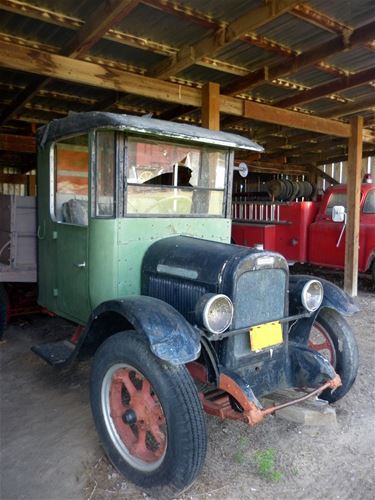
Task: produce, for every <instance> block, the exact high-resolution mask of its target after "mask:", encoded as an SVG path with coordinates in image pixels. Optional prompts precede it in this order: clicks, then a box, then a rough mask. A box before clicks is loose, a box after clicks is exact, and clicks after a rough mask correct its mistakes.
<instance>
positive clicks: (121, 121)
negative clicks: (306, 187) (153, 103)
mask: <svg viewBox="0 0 375 500" xmlns="http://www.w3.org/2000/svg"><path fill="white" fill-rule="evenodd" d="M98 128H99V129H100V128H106V129H108V128H110V129H116V130H124V131H129V132H132V133H136V134H142V135H150V136H160V137H164V138H171V139H174V140H183V141H186V140H187V141H191V142H195V143H200V144H207V145H215V146H222V147H228V148H235V149H246V150H250V151H258V152H262V151H263V148H262V146H260V145H259V144H257V143H256V142H254V141H252V140H250V139H248V138H246V137H242V136H240V135H236V134H230V133H227V132H219V131H214V130H208V129H205V128H202V127H197V126H194V125H187V124H184V123H175V122H169V121H165V120H157V119H156V118H150V117H149V116H141V117H140V116H131V115H125V114H116V113H106V112H102V111H90V112H86V113H70V114H69V115H68V116H66V117H65V118H60V119H57V120H52V121H51V122H50V123H48V124H47V125H45V126H43V127H41V128H39V129H38V130H37V133H36V138H37V143H38V147H39V148H43V147H44V145H45V144H47V143H49V142H52V141H55V140H57V139H61V138H63V137H67V136H70V135H75V134H79V133H84V132H88V131H89V130H92V129H98Z"/></svg>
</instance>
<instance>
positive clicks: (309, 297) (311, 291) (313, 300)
mask: <svg viewBox="0 0 375 500" xmlns="http://www.w3.org/2000/svg"><path fill="white" fill-rule="evenodd" d="M323 293H324V292H323V286H322V284H321V282H320V281H318V280H310V281H308V282H307V283H305V285H304V287H303V289H302V304H303V306H304V307H305V308H306V309H307V310H308V311H310V312H313V311H316V310H317V309H318V308H319V307H320V304H321V303H322V300H323Z"/></svg>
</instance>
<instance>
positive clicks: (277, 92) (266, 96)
mask: <svg viewBox="0 0 375 500" xmlns="http://www.w3.org/2000/svg"><path fill="white" fill-rule="evenodd" d="M249 94H250V95H251V96H252V97H254V98H257V97H259V98H261V99H263V100H264V101H266V102H271V103H272V102H273V101H278V100H279V99H283V98H284V97H289V96H290V95H294V94H295V92H294V91H293V90H292V89H290V88H285V87H281V86H277V85H271V84H268V83H265V84H263V85H258V86H257V87H255V88H254V89H252V90H250V91H249Z"/></svg>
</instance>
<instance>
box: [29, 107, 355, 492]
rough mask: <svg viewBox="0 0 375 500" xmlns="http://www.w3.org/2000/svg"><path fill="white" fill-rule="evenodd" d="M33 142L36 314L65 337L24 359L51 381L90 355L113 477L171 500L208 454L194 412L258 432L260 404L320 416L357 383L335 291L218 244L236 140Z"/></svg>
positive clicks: (74, 135)
mask: <svg viewBox="0 0 375 500" xmlns="http://www.w3.org/2000/svg"><path fill="white" fill-rule="evenodd" d="M37 140H38V151H39V152H38V229H37V239H38V286H39V303H40V304H41V305H42V306H44V307H46V308H48V309H49V310H51V311H53V312H54V313H56V314H58V315H60V316H63V317H65V318H67V319H69V320H71V321H73V322H75V323H77V324H79V325H81V328H80V335H79V336H75V338H74V339H72V341H66V340H65V341H61V342H55V343H48V344H42V345H38V346H34V347H33V350H34V351H35V352H36V353H37V354H38V355H40V356H41V357H43V358H44V359H45V360H46V361H48V362H49V363H50V364H52V365H53V366H56V367H64V366H68V365H69V364H71V363H72V362H74V361H79V360H81V359H86V358H88V357H91V356H93V357H94V360H93V364H92V374H91V382H90V394H91V406H92V412H93V417H94V421H95V425H96V428H97V430H98V433H99V435H100V438H101V441H102V444H103V447H104V449H105V451H106V453H107V455H108V456H109V458H110V460H111V461H112V463H113V464H114V466H115V467H116V468H117V469H118V470H119V471H120V472H121V473H122V474H124V475H125V476H126V477H128V478H129V479H130V480H131V481H133V482H135V483H136V484H138V485H140V486H142V487H143V488H145V489H147V490H148V491H151V492H152V493H153V494H154V495H157V496H161V497H163V498H167V497H173V496H174V495H176V494H177V493H178V492H180V491H182V490H183V489H185V488H187V487H188V486H189V485H190V484H191V483H192V482H193V481H194V479H195V478H196V477H197V476H198V474H199V472H200V470H201V468H202V466H203V463H204V460H205V455H206V442H207V436H206V426H205V417H204V412H206V413H208V414H211V415H216V416H218V417H221V418H231V419H237V420H240V421H243V422H245V423H247V424H249V425H254V424H256V423H258V422H260V421H261V420H262V419H263V418H264V417H265V416H266V415H268V414H270V413H274V412H275V411H277V409H278V407H272V408H268V409H265V408H263V406H262V404H261V402H260V400H261V398H263V397H264V396H266V395H267V394H270V393H272V392H274V391H276V390H278V389H286V388H308V390H309V394H310V396H312V395H316V394H320V397H322V398H324V399H326V400H328V401H330V402H332V401H336V400H338V399H340V398H341V397H342V396H344V395H345V394H346V393H347V392H348V390H349V389H350V387H351V386H352V384H353V382H354V380H355V378H356V374H357V369H358V351H357V346H356V342H355V338H354V335H353V332H352V331H351V329H350V328H349V326H348V324H347V323H346V321H345V319H344V317H343V316H345V315H351V314H353V313H354V312H356V310H357V308H356V306H355V305H354V304H353V302H352V301H351V299H350V298H349V297H348V296H347V295H346V294H345V293H344V292H342V291H341V290H340V289H339V288H337V287H335V286H334V285H332V284H331V283H329V282H327V281H325V280H318V279H314V278H311V277H310V276H289V270H288V265H287V262H286V261H285V259H284V258H283V257H282V256H281V255H279V254H277V253H273V252H268V251H264V250H262V248H259V246H255V247H254V248H245V247H242V246H238V245H232V244H230V240H231V181H232V176H233V168H234V166H233V159H234V151H235V150H238V149H244V150H250V151H261V150H262V148H261V147H260V146H258V145H257V144H255V143H254V142H252V141H250V140H249V139H247V138H244V137H240V136H235V135H232V134H227V133H223V132H214V131H209V130H205V129H203V128H199V127H193V126H190V125H185V124H177V123H169V122H163V121H160V120H156V119H153V118H148V117H132V116H125V115H116V114H111V113H102V112H90V113H76V114H71V115H69V116H68V117H66V118H63V119H61V120H55V121H53V122H51V123H50V124H49V125H47V126H45V127H43V128H41V129H40V130H39V131H38V135H37Z"/></svg>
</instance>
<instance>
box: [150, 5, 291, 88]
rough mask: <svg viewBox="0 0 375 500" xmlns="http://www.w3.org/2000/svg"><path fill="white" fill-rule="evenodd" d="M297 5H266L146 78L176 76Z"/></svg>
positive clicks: (178, 55) (187, 47)
mask: <svg viewBox="0 0 375 500" xmlns="http://www.w3.org/2000/svg"><path fill="white" fill-rule="evenodd" d="M297 3H298V2H297V1H294V0H273V1H272V2H269V3H267V4H265V5H261V6H260V7H257V8H255V9H251V11H249V12H248V13H247V14H244V15H242V16H241V17H239V18H238V19H236V20H235V21H233V22H231V23H230V24H228V25H226V26H223V27H221V28H219V29H217V30H216V31H215V32H214V33H212V34H209V35H207V36H205V37H204V38H203V39H201V40H199V41H198V42H196V43H195V44H193V45H191V46H185V47H183V48H182V49H181V50H180V51H179V52H178V53H177V54H176V55H175V56H173V57H171V58H169V59H168V60H167V61H165V62H164V63H161V64H158V66H157V67H156V68H154V69H153V70H151V71H150V72H149V74H150V76H154V77H157V78H161V79H166V78H169V77H170V76H173V75H176V74H178V73H180V72H181V71H183V70H184V69H186V68H188V67H190V66H192V65H193V64H196V63H197V61H199V60H200V59H201V58H202V57H205V56H208V55H211V56H212V55H215V54H216V53H217V52H219V51H220V50H221V49H222V48H223V47H224V46H226V45H228V44H230V43H232V42H234V41H236V40H238V39H239V38H240V37H241V36H242V35H244V34H246V33H247V32H248V31H252V30H255V29H256V28H258V27H260V26H262V25H263V24H265V23H267V22H269V21H271V20H272V19H275V18H276V17H278V16H280V15H282V14H284V13H285V12H287V11H288V10H290V9H291V8H292V7H294V6H295V5H297Z"/></svg>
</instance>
